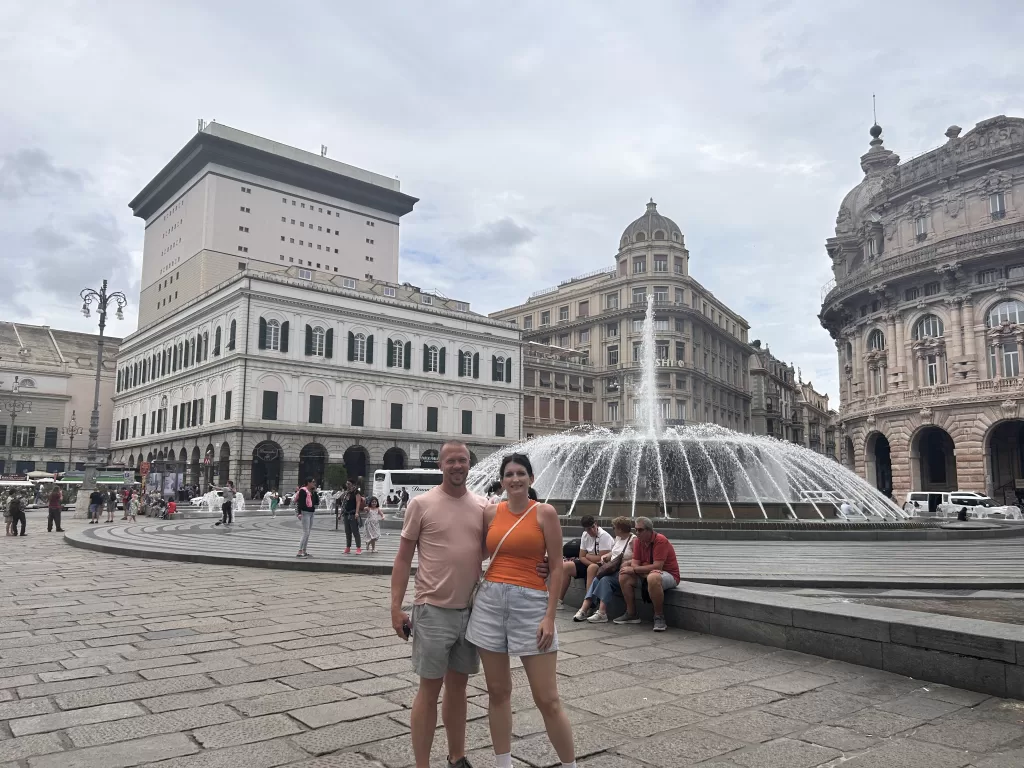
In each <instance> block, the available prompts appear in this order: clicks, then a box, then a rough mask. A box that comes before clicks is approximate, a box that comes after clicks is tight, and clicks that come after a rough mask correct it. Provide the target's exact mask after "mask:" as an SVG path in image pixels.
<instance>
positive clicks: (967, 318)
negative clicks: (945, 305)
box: [961, 297, 981, 378]
mask: <svg viewBox="0 0 1024 768" xmlns="http://www.w3.org/2000/svg"><path fill="white" fill-rule="evenodd" d="M961 317H962V323H963V328H964V357H967V358H970V362H969V363H968V366H969V367H968V371H973V372H974V374H973V376H974V378H977V377H978V373H979V372H980V371H981V366H980V365H978V359H977V354H976V352H975V349H976V347H975V344H974V341H975V339H974V305H973V304H972V303H971V299H970V298H969V297H967V298H965V299H964V304H963V313H962V316H961Z"/></svg>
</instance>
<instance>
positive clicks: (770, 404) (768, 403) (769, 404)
mask: <svg viewBox="0 0 1024 768" xmlns="http://www.w3.org/2000/svg"><path fill="white" fill-rule="evenodd" d="M774 408H775V401H774V400H772V398H770V397H766V398H765V399H764V409H765V410H766V411H768V412H769V413H770V412H771V411H772V410H773V409H774Z"/></svg>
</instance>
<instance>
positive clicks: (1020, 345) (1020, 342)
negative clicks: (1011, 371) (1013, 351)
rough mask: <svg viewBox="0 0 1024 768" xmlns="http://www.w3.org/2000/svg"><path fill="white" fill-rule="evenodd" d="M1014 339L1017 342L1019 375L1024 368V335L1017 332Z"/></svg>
mask: <svg viewBox="0 0 1024 768" xmlns="http://www.w3.org/2000/svg"><path fill="white" fill-rule="evenodd" d="M1014 341H1015V342H1016V343H1017V375H1018V376H1019V375H1020V371H1021V369H1022V368H1024V337H1021V335H1020V334H1017V336H1016V337H1014Z"/></svg>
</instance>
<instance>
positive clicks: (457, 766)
mask: <svg viewBox="0 0 1024 768" xmlns="http://www.w3.org/2000/svg"><path fill="white" fill-rule="evenodd" d="M445 762H446V763H448V768H473V766H472V765H471V764H470V762H469V759H468V758H465V757H460V758H459V759H458V760H456V761H455V762H454V763H453V762H452V761H451V760H445Z"/></svg>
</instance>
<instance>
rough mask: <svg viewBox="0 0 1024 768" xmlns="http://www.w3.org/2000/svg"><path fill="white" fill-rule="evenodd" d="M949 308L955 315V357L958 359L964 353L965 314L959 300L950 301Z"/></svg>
mask: <svg viewBox="0 0 1024 768" xmlns="http://www.w3.org/2000/svg"><path fill="white" fill-rule="evenodd" d="M949 306H950V309H951V310H952V312H951V314H952V315H953V339H952V341H953V357H954V358H957V357H960V356H962V355H963V353H964V344H963V339H964V328H963V313H962V310H961V309H960V302H959V301H958V300H957V299H950V300H949Z"/></svg>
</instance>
